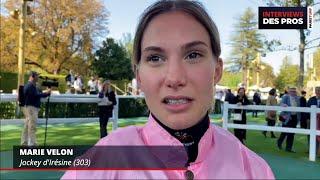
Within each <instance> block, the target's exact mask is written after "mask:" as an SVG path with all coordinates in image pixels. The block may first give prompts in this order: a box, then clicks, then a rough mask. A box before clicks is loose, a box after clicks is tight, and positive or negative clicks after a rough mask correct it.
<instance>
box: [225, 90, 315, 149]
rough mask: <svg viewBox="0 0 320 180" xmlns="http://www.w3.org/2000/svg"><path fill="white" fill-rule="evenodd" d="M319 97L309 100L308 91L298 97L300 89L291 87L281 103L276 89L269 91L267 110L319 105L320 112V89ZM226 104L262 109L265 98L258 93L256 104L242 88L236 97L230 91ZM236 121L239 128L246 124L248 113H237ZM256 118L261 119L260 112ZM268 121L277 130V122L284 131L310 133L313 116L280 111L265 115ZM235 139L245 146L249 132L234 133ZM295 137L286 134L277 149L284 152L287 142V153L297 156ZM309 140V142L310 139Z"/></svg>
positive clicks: (244, 111)
mask: <svg viewBox="0 0 320 180" xmlns="http://www.w3.org/2000/svg"><path fill="white" fill-rule="evenodd" d="M314 93H315V96H312V97H310V98H309V99H308V100H307V99H306V94H307V93H306V91H304V90H302V91H301V95H298V92H297V88H296V87H288V89H287V90H286V91H285V92H284V94H283V95H281V100H280V101H279V102H278V100H277V91H276V89H274V88H273V89H271V90H270V91H269V96H268V98H267V100H266V105H267V106H283V107H311V106H312V105H315V106H316V107H318V108H320V87H316V88H315V92H314ZM225 101H226V102H229V103H230V104H238V105H249V104H254V105H260V104H261V98H260V96H259V93H258V92H256V93H255V94H254V96H253V100H252V102H250V101H249V100H248V97H247V95H246V92H245V89H244V88H243V87H240V88H239V89H238V91H237V95H236V96H235V95H234V94H233V93H232V92H231V90H230V89H229V90H227V93H226V96H225ZM233 113H234V116H233V120H234V123H235V124H246V123H247V116H246V110H240V109H236V110H234V112H233ZM253 117H257V111H255V110H254V111H253ZM265 119H266V123H267V125H268V126H275V125H276V122H277V120H279V121H280V123H281V124H282V127H289V128H296V127H297V126H298V125H300V128H303V129H309V128H310V114H309V113H305V112H293V111H292V112H290V111H281V112H280V113H279V114H277V111H265ZM317 128H318V129H320V115H318V116H317ZM234 134H235V136H236V137H237V138H238V139H239V140H240V141H241V142H242V143H244V142H245V139H246V130H245V129H234ZM262 134H263V135H264V136H265V137H267V131H263V132H262ZM270 134H271V138H277V137H276V136H275V134H274V132H272V131H271V132H270ZM294 135H295V133H286V132H282V133H281V134H280V136H279V138H278V140H277V147H278V148H279V149H282V144H283V142H284V140H286V147H285V150H286V151H287V152H292V153H294V152H295V151H294V150H293V143H294ZM308 140H309V138H308ZM319 142H320V137H319V136H318V137H317V145H316V146H317V147H316V148H317V151H318V154H319V155H320V149H319Z"/></svg>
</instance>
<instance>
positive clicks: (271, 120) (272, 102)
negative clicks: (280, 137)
mask: <svg viewBox="0 0 320 180" xmlns="http://www.w3.org/2000/svg"><path fill="white" fill-rule="evenodd" d="M276 96H277V91H276V89H274V88H272V89H271V90H270V91H269V96H268V99H267V103H266V105H267V106H277V105H278V102H277V99H276ZM276 119H277V111H267V112H266V121H267V125H268V126H275V125H276ZM262 133H263V135H264V137H267V131H263V132H262ZM270 133H271V138H276V136H275V135H274V133H273V132H272V131H271V132H270Z"/></svg>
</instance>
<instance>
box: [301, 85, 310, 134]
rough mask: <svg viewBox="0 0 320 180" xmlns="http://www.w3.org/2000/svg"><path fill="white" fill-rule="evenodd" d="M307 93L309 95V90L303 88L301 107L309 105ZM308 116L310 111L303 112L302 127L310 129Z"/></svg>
mask: <svg viewBox="0 0 320 180" xmlns="http://www.w3.org/2000/svg"><path fill="white" fill-rule="evenodd" d="M306 95H307V92H306V91H304V90H302V91H301V97H300V107H307V99H306ZM308 116H309V113H305V112H302V113H301V118H300V128H303V129H308V122H307V119H308Z"/></svg>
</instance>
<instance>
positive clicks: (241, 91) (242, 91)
mask: <svg viewBox="0 0 320 180" xmlns="http://www.w3.org/2000/svg"><path fill="white" fill-rule="evenodd" d="M239 96H241V97H243V96H244V89H242V88H241V89H239Z"/></svg>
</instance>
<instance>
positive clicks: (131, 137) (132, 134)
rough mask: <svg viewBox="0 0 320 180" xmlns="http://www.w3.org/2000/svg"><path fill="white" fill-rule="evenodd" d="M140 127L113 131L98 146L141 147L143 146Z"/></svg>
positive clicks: (128, 127)
mask: <svg viewBox="0 0 320 180" xmlns="http://www.w3.org/2000/svg"><path fill="white" fill-rule="evenodd" d="M140 129H141V128H140V127H137V126H127V127H123V128H119V129H117V130H115V131H112V132H111V133H110V134H108V136H106V137H104V138H102V139H100V140H99V141H98V142H97V144H96V146H105V145H121V146H126V145H141V144H143V141H142V138H141V135H140Z"/></svg>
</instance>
